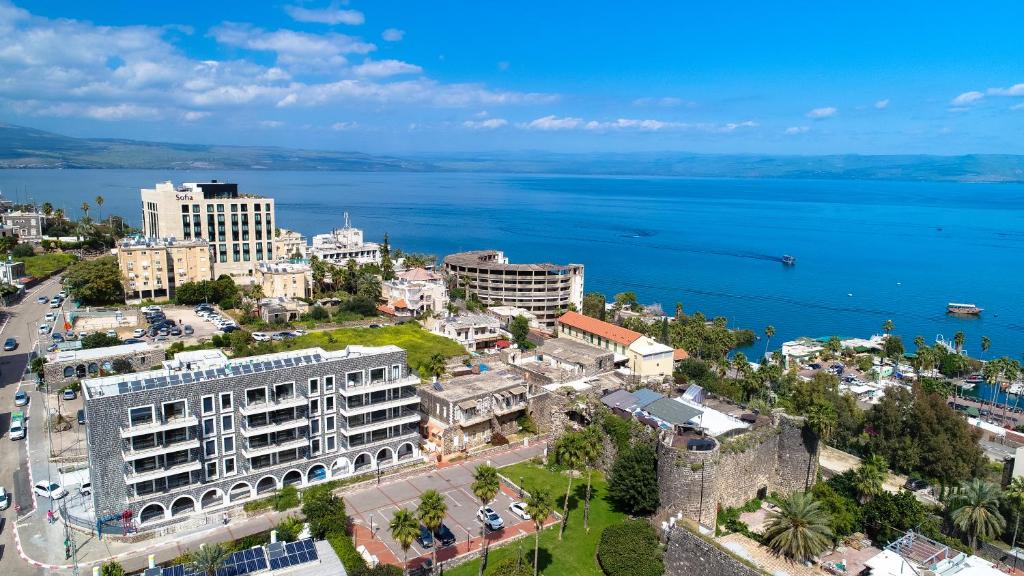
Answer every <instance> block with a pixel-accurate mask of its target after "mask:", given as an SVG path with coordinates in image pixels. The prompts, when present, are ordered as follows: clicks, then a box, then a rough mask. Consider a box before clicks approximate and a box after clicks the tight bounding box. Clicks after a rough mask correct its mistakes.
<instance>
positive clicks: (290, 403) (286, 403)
mask: <svg viewBox="0 0 1024 576" xmlns="http://www.w3.org/2000/svg"><path fill="white" fill-rule="evenodd" d="M307 402H308V400H306V397H305V396H291V397H288V398H284V399H281V400H275V401H273V402H267V401H264V402H246V403H245V405H244V406H242V408H241V409H240V410H239V412H241V413H242V416H253V415H255V414H262V413H264V412H272V411H274V410H281V409H285V408H301V407H303V406H305V405H306V403H307Z"/></svg>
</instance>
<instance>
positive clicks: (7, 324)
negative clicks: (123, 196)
mask: <svg viewBox="0 0 1024 576" xmlns="http://www.w3.org/2000/svg"><path fill="white" fill-rule="evenodd" d="M59 290H60V285H59V282H58V280H57V278H51V279H50V280H47V281H46V282H43V283H41V284H39V285H38V286H36V287H34V288H32V289H30V290H29V291H28V293H27V294H26V295H25V297H24V299H23V300H22V301H21V303H19V304H17V305H15V306H13V307H10V308H7V309H5V310H4V318H3V319H2V320H0V340H6V339H7V338H16V339H17V340H18V348H17V349H16V350H13V351H11V352H2V353H0V433H2V436H3V437H2V438H0V486H3V487H5V488H7V489H8V490H10V491H11V492H12V493H13V495H14V501H15V503H16V504H17V505H20V506H21V507H22V509H23V513H27V512H28V510H30V509H32V508H33V506H34V505H35V503H34V501H33V498H32V491H31V482H30V479H29V474H28V467H27V466H26V465H25V463H26V461H27V452H26V442H24V441H14V442H12V441H11V440H10V439H9V438H7V433H8V427H9V425H10V418H11V411H12V410H13V409H14V393H15V392H16V391H18V389H19V387H20V386H21V380H22V375H23V374H24V371H25V367H26V365H27V364H28V358H29V354H30V353H31V352H32V350H33V348H34V346H35V344H36V342H37V341H38V339H39V332H38V325H39V322H40V320H42V318H43V317H44V316H45V315H46V313H47V312H50V311H51V310H50V308H49V307H48V306H47V305H46V304H37V303H36V298H37V297H38V296H40V295H45V296H53V295H54V294H56V293H57V292H58V291H59ZM25 389H26V391H27V392H29V394H30V395H31V396H32V397H33V398H35V397H36V394H35V390H34V387H33V386H31V385H30V384H29V385H27V386H26V387H25ZM33 408H34V407H33ZM38 413H39V414H42V411H41V410H38ZM30 414H31V412H30ZM33 440H34V441H36V442H38V441H39V439H38V438H34V439H30V441H33ZM14 520H15V511H14V506H13V505H12V506H11V508H9V509H8V510H6V511H4V512H3V524H2V529H0V568H2V570H3V573H4V574H5V575H8V574H12V575H17V576H21V575H29V574H32V575H35V574H39V573H41V570H40V569H38V568H36V567H34V566H31V565H29V564H27V563H26V562H24V561H23V560H22V559H21V558H20V557H19V555H18V550H17V546H16V543H15V537H14V532H15V529H14Z"/></svg>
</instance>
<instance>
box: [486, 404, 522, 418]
mask: <svg viewBox="0 0 1024 576" xmlns="http://www.w3.org/2000/svg"><path fill="white" fill-rule="evenodd" d="M525 409H526V402H516V403H514V404H511V405H509V406H504V405H501V404H497V405H495V407H494V413H495V414H496V415H498V416H504V415H505V414H511V413H513V412H518V411H519V410H525Z"/></svg>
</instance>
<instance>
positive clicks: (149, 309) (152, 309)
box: [139, 304, 163, 314]
mask: <svg viewBox="0 0 1024 576" xmlns="http://www.w3.org/2000/svg"><path fill="white" fill-rule="evenodd" d="M139 310H141V311H142V313H143V314H151V313H153V312H162V311H163V308H161V307H159V306H157V305H156V304H153V305H150V306H143V307H142V308H139Z"/></svg>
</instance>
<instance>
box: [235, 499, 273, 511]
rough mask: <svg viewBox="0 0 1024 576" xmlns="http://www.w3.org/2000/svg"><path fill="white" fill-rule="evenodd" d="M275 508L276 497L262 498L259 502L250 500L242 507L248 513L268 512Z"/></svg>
mask: <svg viewBox="0 0 1024 576" xmlns="http://www.w3.org/2000/svg"><path fill="white" fill-rule="evenodd" d="M273 506H274V497H273V496H271V497H270V498H260V499H259V500H250V501H248V502H246V503H245V504H243V505H242V510H245V511H246V512H259V511H260V510H268V509H270V508H273Z"/></svg>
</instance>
